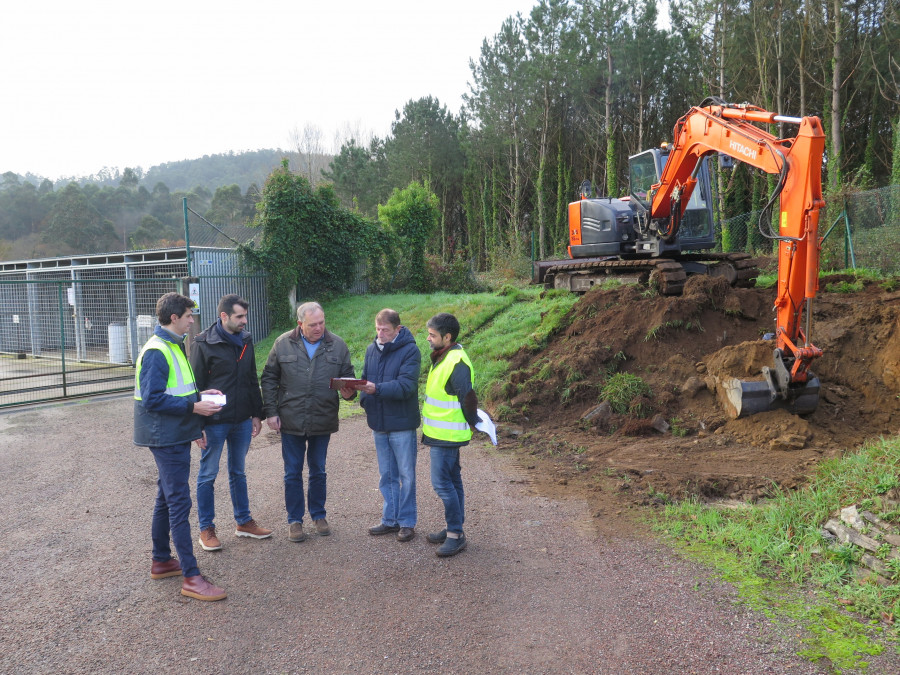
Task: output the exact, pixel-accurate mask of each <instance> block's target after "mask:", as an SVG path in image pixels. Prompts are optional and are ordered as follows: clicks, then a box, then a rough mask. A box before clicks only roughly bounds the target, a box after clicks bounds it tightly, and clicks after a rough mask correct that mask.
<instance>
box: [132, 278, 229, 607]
mask: <svg viewBox="0 0 900 675" xmlns="http://www.w3.org/2000/svg"><path fill="white" fill-rule="evenodd" d="M193 307H194V301H193V300H191V299H190V298H188V297H186V296H184V295H179V294H178V293H166V294H165V295H163V296H162V297H161V298H160V299H159V300H158V301H157V303H156V317H157V319H159V326H157V327H156V330H155V331H154V333H153V335H152V336H151V338H150V339H149V340H147V344H146V345H144V348H143V349H142V350H141V353H140V355H139V356H138V358H137V362H136V363H135V376H134V444H135V445H138V446H144V447H148V448H150V451H151V452H152V453H153V458H154V459H155V460H156V467H157V469H158V471H159V479H158V480H157V482H156V484H157V488H158V489H157V493H156V505H155V507H154V509H153V523H152V525H151V528H150V532H151V538H152V540H153V563H152V565H151V567H150V578H151V579H164V578H166V577H173V576H183V577H184V578H183V580H182V584H181V594H182V595H186V596H188V597H190V598H196V599H197V600H222V599H224V598H225V597H226V594H225V591H224V590H223V589H221V588H219V587H218V586H215V585H213V584H211V583H210V582H208V581H207V580H206V579H204V578H203V576H201V574H200V570H199V569H198V568H197V559H196V558H195V557H194V546H193V542H192V541H191V524H190V521H189V520H188V518H189V516H190V513H191V488H190V485H189V479H190V473H191V443H192V442H193V441H195V440H196V441H198V443H200V446H201V448H203V447H205V445H206V437H205V435H204V434H203V430H202V426H201V423H200V422H201V420H200V417H209V416H211V415H214V414H216V413H217V412H219V410H221V409H222V406H221V405H219V404H218V403H215V402H213V401H204V400H201V394H218V395H221V393H222V392H220V391H218V390H216V389H209V390H207V391H204V392H198V391H197V383H196V382H195V380H194V373H193V371H192V370H191V366H190V364H189V363H188V360H187V354H186V352H185V348H184V337H185V335H186V334H187V332H188V329H189V328H190V327H191V324H193V323H194V316H193V312H192V308H193ZM170 533H171V536H172V543H174V544H175V550H176V551H177V552H178V558H177V559H176V558H173V557H172V549H171V547H170V545H169V534H170Z"/></svg>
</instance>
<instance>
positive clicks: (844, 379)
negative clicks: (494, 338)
mask: <svg viewBox="0 0 900 675" xmlns="http://www.w3.org/2000/svg"><path fill="white" fill-rule="evenodd" d="M828 282H829V280H828V279H823V280H822V283H821V288H822V289H825V288H826V285H827V284H828ZM774 298H775V291H774V290H773V289H733V288H730V287H729V286H728V285H727V283H726V282H725V281H724V280H723V279H717V278H714V277H701V276H695V277H691V278H690V279H689V280H688V282H687V284H686V285H685V289H684V294H683V295H682V296H680V297H661V296H658V295H654V294H651V293H648V292H646V289H644V288H642V287H640V286H623V287H620V288H616V289H612V290H601V289H599V288H597V289H594V290H592V291H591V292H589V293H587V294H586V295H585V296H584V297H583V298H582V299H581V300H580V301H579V302H578V303H577V304H576V305H575V306H574V307H573V309H572V310H571V314H570V317H569V318H570V321H568V323H567V324H566V327H565V329H564V330H562V331H561V332H560V333H559V334H558V335H555V336H554V337H553V338H552V340H551V341H550V343H549V344H548V346H547V347H546V348H545V349H544V350H543V351H541V352H538V353H532V352H528V351H525V350H523V351H521V352H519V353H518V354H517V355H516V356H515V358H514V359H513V360H512V363H511V366H512V367H511V370H512V375H511V378H510V381H509V384H508V385H506V387H505V389H503V390H502V391H497V392H495V393H496V394H497V396H498V397H501V398H503V399H504V400H506V401H508V402H509V406H510V408H511V409H512V411H513V412H512V414H511V416H510V421H511V422H512V426H513V428H515V427H520V429H519V431H521V432H522V434H524V436H525V437H526V438H527V439H528V443H527V445H526V444H522V449H523V450H525V449H526V448H527V449H528V451H530V452H531V453H532V454H533V455H535V457H536V458H538V459H546V460H547V466H548V467H552V471H550V472H545V474H546V475H548V477H551V476H552V480H553V481H554V482H556V483H561V482H562V483H566V484H567V485H568V488H567V490H569V491H570V490H571V489H572V488H573V486H576V485H577V486H582V487H583V488H585V489H586V490H588V491H589V492H592V493H595V494H596V493H607V494H608V493H610V492H611V493H617V494H618V495H619V496H620V497H621V496H622V495H624V496H626V497H627V498H629V499H636V500H637V501H641V502H646V501H648V500H653V499H655V498H659V499H664V498H665V497H664V496H663V495H665V496H668V497H674V498H683V497H685V496H687V495H700V496H703V497H710V498H713V497H731V498H743V499H747V498H749V499H754V498H756V497H759V496H761V495H764V494H766V493H767V492H768V491H770V490H771V488H772V485H773V484H777V485H779V486H781V487H782V488H791V487H794V486H796V485H799V484H801V483H802V482H803V481H804V480H805V477H806V475H807V474H808V473H809V470H810V467H811V466H813V465H814V464H816V463H817V462H819V461H821V460H822V459H823V458H827V457H833V456H837V455H839V454H840V453H841V452H843V451H844V450H847V449H852V448H855V447H857V446H859V445H860V444H861V443H863V442H864V441H865V440H867V439H870V438H873V437H878V436H881V435H893V434H896V433H898V432H900V293H897V292H894V293H890V292H887V291H885V290H883V289H882V288H881V287H880V286H879V285H877V284H867V285H866V286H865V287H864V288H863V290H861V291H859V292H855V293H831V292H825V291H822V292H820V294H819V296H818V297H817V298H816V300H815V301H814V303H813V322H812V328H811V331H810V334H811V335H810V337H811V340H812V342H813V343H814V344H816V345H817V346H818V347H820V348H821V349H822V350H823V351H824V356H823V357H822V358H821V359H819V360H818V361H817V362H816V363H815V364H814V366H813V369H814V371H815V373H816V375H817V376H818V377H819V378H820V380H821V390H820V400H819V405H818V408H817V409H816V411H815V412H814V413H813V414H812V415H809V416H808V417H807V418H801V417H797V416H794V415H791V414H789V413H787V412H784V411H776V412H767V413H763V414H759V415H755V416H752V417H750V418H746V419H740V420H733V419H730V417H729V416H728V415H727V414H726V412H725V410H724V409H723V408H722V407H721V405H720V403H719V400H718V399H717V397H716V395H715V392H714V389H715V378H714V377H713V376H714V375H715V376H719V377H722V376H725V375H730V376H732V377H738V378H741V379H759V378H760V370H761V368H762V366H764V365H771V363H772V351H773V343H772V342H771V341H765V340H763V336H764V334H766V333H769V332H771V331H772V330H774V312H773V310H772V305H773V301H774ZM617 372H625V373H631V374H632V375H634V376H637V377H640V378H641V380H643V382H645V383H646V384H647V385H649V389H650V393H649V394H646V395H644V396H643V397H639V399H637V400H634V401H631V406H630V407H631V410H632V412H635V411H637V412H639V413H642V414H641V415H640V416H636V415H634V414H631V415H629V414H628V413H625V414H616V413H615V412H613V411H612V410H610V409H609V408H608V407H606V406H601V407H600V408H597V406H598V404H599V403H600V401H601V398H602V397H601V395H600V389H601V387H602V386H603V385H604V383H606V382H608V381H609V378H610V377H611V376H612V375H613V374H614V373H617ZM586 413H590V414H588V415H587V417H588V419H585V416H586ZM535 448H537V450H535Z"/></svg>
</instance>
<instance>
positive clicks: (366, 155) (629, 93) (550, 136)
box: [0, 0, 900, 279]
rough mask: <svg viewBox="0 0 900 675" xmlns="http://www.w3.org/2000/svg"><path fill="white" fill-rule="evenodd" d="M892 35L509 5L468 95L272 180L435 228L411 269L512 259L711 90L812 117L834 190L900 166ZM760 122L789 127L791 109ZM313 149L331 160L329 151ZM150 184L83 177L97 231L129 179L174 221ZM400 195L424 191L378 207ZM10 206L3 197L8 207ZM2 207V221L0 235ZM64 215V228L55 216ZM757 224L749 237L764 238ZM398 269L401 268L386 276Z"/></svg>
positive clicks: (722, 189)
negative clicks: (516, 9)
mask: <svg viewBox="0 0 900 675" xmlns="http://www.w3.org/2000/svg"><path fill="white" fill-rule="evenodd" d="M897 44H900V8H898V4H897V3H896V2H895V1H894V0H853V1H851V0H829V1H819V2H816V1H815V0H738V1H737V2H735V1H733V0H732V1H731V2H726V1H725V0H700V1H696V0H692V1H691V2H688V1H687V0H672V1H671V2H670V3H669V19H668V24H667V25H661V23H660V21H659V15H658V7H657V4H656V1H655V0H539V1H538V2H536V3H535V6H534V7H533V9H532V10H531V12H530V13H529V14H528V15H527V16H523V15H516V16H513V17H509V18H508V19H507V20H506V21H504V22H503V24H502V25H501V26H500V28H499V31H498V32H497V33H496V34H495V35H493V36H491V37H489V38H486V39H485V40H484V42H483V44H482V47H481V50H480V53H479V54H478V55H477V57H476V58H474V59H472V61H471V63H470V68H471V80H470V84H469V90H468V92H467V93H466V95H465V96H464V105H463V107H462V108H461V109H460V110H458V111H457V112H453V111H450V110H449V109H448V108H447V106H446V105H444V104H442V103H441V102H440V101H438V100H437V99H435V98H433V97H424V98H421V99H418V100H411V101H408V102H407V103H406V104H405V105H403V107H402V108H401V109H399V110H398V111H397V112H396V114H395V119H394V122H393V124H392V126H391V130H390V133H389V134H388V135H387V136H386V137H384V138H379V137H375V138H361V137H358V136H357V137H354V138H351V139H349V140H347V141H346V142H344V143H343V144H342V145H341V147H340V150H339V151H338V152H337V154H336V155H335V156H334V158H333V159H332V160H331V161H330V162H328V163H327V167H326V168H324V170H321V171H319V170H318V169H317V170H316V171H312V170H311V167H312V166H313V163H314V162H313V161H312V155H310V158H308V161H307V168H309V169H310V170H309V171H304V170H299V169H294V170H293V171H288V169H287V167H282V168H280V169H278V170H276V171H275V172H274V173H273V174H271V175H270V177H269V178H268V180H267V181H266V185H268V184H269V182H271V181H275V183H277V185H278V186H279V189H278V190H274V189H273V194H275V193H280V192H282V191H284V190H285V189H289V186H290V185H293V187H291V188H290V189H301V187H300V185H299V183H297V182H296V181H294V182H293V183H292V182H291V181H290V180H288V179H287V178H286V177H285V176H284V172H285V171H288V173H295V174H297V175H298V176H300V175H302V176H303V177H304V179H305V180H306V182H307V184H305V185H304V186H303V187H302V189H303V190H308V191H312V192H313V193H314V192H315V191H317V190H320V189H323V183H328V184H329V185H330V187H329V188H328V194H327V195H326V194H325V193H321V194H319V195H318V197H317V198H316V200H317V201H316V200H314V201H315V202H316V204H318V205H319V206H321V208H324V209H337V208H340V209H343V210H344V211H346V212H348V213H350V214H352V215H353V216H354V218H359V219H361V220H360V222H362V221H365V223H366V227H375V228H376V229H377V228H381V229H382V230H384V231H391V232H393V234H394V235H398V233H399V232H401V231H406V232H411V231H415V232H416V233H417V234H416V237H417V238H416V241H419V240H420V239H421V238H422V236H423V235H422V233H423V232H425V233H427V238H425V244H424V247H423V249H422V250H421V256H419V251H420V249H419V248H413V249H402V250H399V251H396V252H395V257H396V258H397V263H396V264H397V266H399V267H397V269H399V268H400V267H403V264H404V260H405V259H406V258H409V257H410V256H411V255H413V253H414V254H415V256H417V257H416V262H415V264H414V265H413V267H416V268H417V269H423V267H422V264H420V263H422V261H425V262H426V263H427V262H428V261H432V260H433V261H436V262H437V264H439V265H444V266H446V265H448V264H453V263H454V262H456V261H465V262H466V264H468V265H469V266H470V267H471V268H474V269H478V270H490V269H493V270H498V269H503V268H508V267H510V266H515V264H516V262H519V263H523V264H522V265H520V268H521V267H524V263H527V260H528V258H529V257H530V255H534V256H537V257H549V256H554V255H560V254H563V253H564V251H565V246H566V244H567V227H566V204H567V203H568V202H569V201H571V200H572V199H574V198H575V197H576V193H577V189H578V186H579V185H580V184H581V183H582V181H584V180H585V179H587V180H590V181H591V182H592V184H593V185H594V186H595V190H596V193H597V194H601V195H610V196H620V195H623V194H625V191H626V190H627V162H628V157H629V156H630V155H633V154H635V153H637V152H639V151H641V150H644V149H646V148H649V147H653V146H657V145H659V144H660V143H662V142H665V141H671V139H672V128H673V126H674V124H675V122H676V121H677V120H678V118H679V117H681V116H682V115H683V114H684V113H686V112H687V111H688V110H689V108H690V107H691V106H692V105H698V104H700V103H701V102H702V101H703V100H704V99H706V98H708V97H710V96H717V97H720V98H722V99H724V100H727V101H731V102H745V101H746V102H750V103H753V104H755V105H759V106H761V107H763V108H766V109H768V110H774V111H776V112H779V113H782V114H785V115H791V116H803V115H818V116H819V117H821V118H822V121H823V124H824V128H825V131H826V134H827V150H826V163H825V180H826V186H827V191H828V199H829V200H830V202H831V203H838V202H839V201H840V194H841V191H846V190H852V189H867V188H871V187H876V186H881V185H886V184H897V183H900V65H898V54H897V50H896V45H897ZM770 131H772V132H773V133H775V134H776V135H779V136H791V135H793V133H794V132H793V130H792V129H791V128H790V126H786V127H784V128H772V129H770ZM307 145H309V146H310V148H312V147H315V145H316V144H309V143H308V144H307ZM317 162H318V163H319V164H324V162H323V161H322V157H318V158H317ZM276 174H277V175H276ZM714 183H715V186H716V187H717V194H718V199H717V202H716V204H715V206H716V209H717V213H718V219H719V220H720V221H721V220H724V219H726V218H728V217H730V216H734V215H738V214H742V213H747V212H749V211H755V210H759V209H760V208H761V207H762V206H763V205H764V204H765V203H766V201H767V200H768V197H769V194H770V193H771V191H772V187H773V184H772V178H771V177H769V176H766V175H762V174H760V173H758V172H756V171H754V170H752V169H751V168H749V167H748V166H746V165H743V164H740V163H738V164H737V168H736V169H734V170H733V171H730V172H727V173H726V172H719V171H718V170H717V171H716V175H715V176H714ZM273 185H274V184H273ZM415 186H418V187H415ZM157 187H159V188H160V189H159V190H157V188H154V189H153V191H147V190H146V189H145V190H144V193H146V194H144V193H141V194H140V195H139V196H138V195H136V194H134V193H138V192H140V188H132V187H130V186H128V185H121V184H120V185H119V186H117V187H112V186H109V187H103V188H102V189H99V190H97V191H91V189H89V188H88V186H83V187H82V188H81V190H82V192H84V191H88V193H89V194H87V195H84V196H85V197H86V199H87V202H88V203H89V204H90V205H91V206H92V208H93V209H94V210H96V211H97V214H98V215H99V219H100V221H99V225H98V227H97V228H94V229H95V230H96V231H97V235H96V236H97V237H102V236H110V232H109V228H108V227H105V226H104V225H103V220H104V219H108V220H109V221H111V222H113V223H115V224H114V225H113V228H112V229H113V232H114V233H115V235H116V236H122V237H123V241H127V240H128V237H129V236H132V234H133V233H134V232H136V231H137V230H138V228H140V227H142V222H141V221H142V220H143V218H144V216H143V215H141V216H140V217H138V216H137V215H136V212H135V211H133V210H132V211H128V210H127V209H124V210H123V208H124V207H122V205H124V204H126V203H129V202H128V200H127V199H126V197H128V196H129V195H130V198H132V199H138V201H139V202H140V203H145V204H148V205H150V204H153V205H156V204H159V206H158V207H156V210H155V211H152V212H148V213H147V214H146V215H152V216H153V217H154V218H155V219H156V221H158V223H159V225H157V222H156V221H147V227H146V228H144V232H147V233H149V234H152V233H153V232H154V231H157V230H158V228H159V227H162V228H164V230H165V231H164V232H163V231H159V232H162V234H164V235H165V236H175V235H174V230H175V229H176V228H180V222H181V216H180V211H178V209H179V207H178V206H177V203H178V201H179V198H180V196H181V195H182V192H181V191H176V192H174V193H171V194H169V195H168V198H166V197H164V196H163V194H162V192H163V190H162V188H161V187H160V185H159V184H157ZM162 187H164V186H162ZM234 187H235V186H231V187H230V188H227V191H228V193H229V195H230V198H229V200H228V203H229V204H230V211H229V212H228V213H227V214H226V213H224V212H223V211H219V210H217V211H213V212H212V213H211V214H210V216H211V217H210V218H209V219H210V220H213V221H214V222H215V221H216V220H220V219H223V218H224V219H228V218H231V219H234V218H241V217H242V218H245V219H246V220H248V221H252V222H253V224H255V225H257V226H263V227H265V226H266V222H267V221H266V217H265V213H266V205H265V203H264V202H265V186H264V188H263V190H262V191H261V192H260V193H259V194H257V193H252V194H251V191H250V190H249V189H248V190H247V192H241V191H240V189H238V191H237V193H235V191H234ZM419 188H421V189H422V190H423V191H424V192H423V193H419V192H417V190H418V189H419ZM220 189H221V190H223V191H225V190H226V188H218V189H216V194H215V195H213V194H209V191H208V190H207V191H206V193H205V194H204V193H203V190H202V189H196V188H195V189H194V190H192V191H190V192H189V194H191V195H192V197H191V198H192V199H198V200H199V202H198V205H197V206H195V205H192V208H194V210H195V211H197V212H198V213H205V212H207V211H209V210H210V209H212V207H213V197H214V196H216V195H218V194H219V190H220ZM68 190H69V186H67V187H66V188H65V189H64V190H62V191H57V193H64V192H66V191H68ZM123 190H124V192H123ZM410 190H412V191H411V192H410ZM31 191H32V192H33V193H34V194H33V195H32V196H29V197H28V199H25V200H24V201H25V202H28V201H29V200H31V203H34V202H35V201H36V202H37V203H38V204H40V202H41V197H42V196H46V195H47V192H48V189H47V186H46V185H45V184H43V183H42V184H41V185H40V186H38V187H37V188H32V189H31ZM7 192H9V190H7V189H6V187H5V185H0V200H5V199H7V197H11V196H12V195H11V194H10V195H7V194H6V193H7ZM73 192H74V191H73ZM97 192H100V193H103V194H104V195H106V202H108V206H106V207H105V208H106V210H104V208H101V206H100V205H98V203H97V202H96V200H95V199H94V197H95V196H97V194H96V193H97ZM126 193H127V194H126ZM157 193H160V194H157ZM401 193H402V194H401ZM239 196H240V198H239ZM70 197H74V195H70ZM222 197H223V199H224V197H225V195H224V194H223V195H222ZM319 197H321V199H319ZM392 197H394V198H395V202H396V200H397V199H400V200H401V202H402V201H403V200H406V201H409V200H410V199H412V200H413V202H414V203H415V204H416V205H418V206H416V208H412V205H411V204H412V202H410V204H407V206H404V207H403V208H399V207H398V208H393V209H391V208H386V207H387V206H388V204H389V202H390V200H391V198H392ZM157 198H158V199H157ZM173 198H174V200H175V202H176V206H175V207H174V208H173V207H172V201H171V200H172V199H173ZM254 200H255V201H254ZM259 200H262V201H263V203H262V204H260V205H259V206H258V208H256V209H254V208H251V206H250V202H251V201H253V202H254V204H256V201H259ZM423 200H424V201H423ZM69 201H72V200H67V202H69ZM101 201H102V200H101ZM426 202H427V204H432V205H433V206H434V208H433V209H432V208H430V207H427V204H426ZM48 203H49V200H48ZM241 204H243V205H241ZM118 207H121V208H120V210H119V211H118V212H117V211H115V209H116V208H118ZM407 207H408V208H407ZM419 207H421V208H419ZM21 208H24V209H25V211H28V208H31V207H27V206H25V205H24V204H23V206H22V207H21ZM44 208H46V205H45V207H44ZM5 211H6V209H5V208H4V202H2V201H0V214H2V213H4V212H5ZM176 211H177V212H178V214H177V216H176V215H175V213H174V212H176ZM19 212H20V213H21V212H22V211H21V209H20V211H19ZM398 213H409V214H419V215H416V216H415V217H418V218H420V217H422V216H421V214H431V213H434V214H436V216H435V222H434V225H433V227H431V226H427V225H426V224H423V223H419V225H420V226H417V227H411V226H402V225H397V224H396V223H395V225H392V226H389V225H388V224H387V223H388V218H395V219H396V217H397V214H398ZM126 214H130V215H127V217H126ZM297 214H299V212H297ZM38 216H40V211H39V210H37V211H34V215H31V212H29V217H28V218H26V219H25V220H24V221H23V220H22V219H21V218H19V219H18V220H17V223H18V224H17V225H16V226H15V227H18V228H19V229H20V230H21V229H22V227H23V225H22V224H21V223H23V222H25V223H28V225H26V226H25V227H26V229H27V227H34V224H33V223H35V222H36V220H35V219H36V218H38ZM44 217H49V210H46V211H45V212H44ZM97 217H98V216H94V218H95V220H96V219H97ZM128 217H130V218H131V220H130V221H128V222H126V220H127V218H128ZM294 217H297V218H300V217H303V216H302V215H295V216H294ZM342 217H343V216H342ZM429 217H430V216H429ZM29 218H30V219H29ZM123 218H125V220H123ZM135 218H137V221H135ZM7 220H8V219H7ZM7 220H4V221H2V222H0V237H2V238H4V239H5V238H7V231H8V228H9V227H11V225H10V224H9V223H8V222H7ZM56 220H59V221H60V227H62V228H63V229H65V219H55V220H54V222H56ZM38 222H39V219H38ZM47 222H48V224H49V222H50V221H49V220H48V221H47ZM221 222H232V221H231V220H221ZM321 222H322V223H327V222H331V221H330V220H329V219H328V218H326V219H325V220H323V221H321ZM347 222H349V221H347ZM354 222H356V221H354ZM159 232H157V233H159ZM726 234H727V233H723V239H727V237H725V235H726ZM749 234H750V235H751V236H750V237H749V238H747V240H748V242H749V243H748V245H750V246H753V245H759V246H763V245H764V244H763V242H761V241H757V242H754V240H753V237H752V233H749ZM141 236H143V233H142V234H141ZM53 239H54V240H55V241H61V240H64V238H63V237H57V236H55V235H54V236H53ZM376 239H377V237H376ZM360 240H361V241H363V240H365V241H371V240H373V238H372V237H369V236H366V237H362V238H361V239H360ZM742 240H743V239H742ZM379 264H385V265H388V266H390V265H393V264H394V262H393V261H392V260H391V261H386V260H382V261H381V262H380V263H379ZM407 268H408V269H411V267H410V266H409V265H407ZM401 276H402V275H401ZM407 276H408V277H409V278H411V279H412V278H414V277H415V275H407ZM396 277H397V272H396V269H395V271H394V272H392V273H391V274H390V275H389V278H396Z"/></svg>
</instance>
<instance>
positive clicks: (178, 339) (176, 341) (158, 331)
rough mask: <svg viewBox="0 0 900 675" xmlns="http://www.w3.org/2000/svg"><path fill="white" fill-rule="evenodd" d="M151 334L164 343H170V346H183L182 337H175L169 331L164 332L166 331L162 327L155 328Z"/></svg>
mask: <svg viewBox="0 0 900 675" xmlns="http://www.w3.org/2000/svg"><path fill="white" fill-rule="evenodd" d="M153 333H154V335H156V336H157V337H160V338H162V339H163V340H165V341H166V342H171V343H172V344H176V345H183V344H184V338H183V337H176V336H175V334H174V333H172V332H171V331H168V330H166V329H165V328H163V327H162V326H157V327H156V329H155V330H154V331H153Z"/></svg>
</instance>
